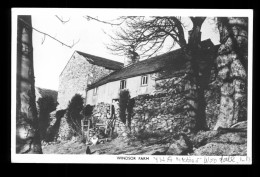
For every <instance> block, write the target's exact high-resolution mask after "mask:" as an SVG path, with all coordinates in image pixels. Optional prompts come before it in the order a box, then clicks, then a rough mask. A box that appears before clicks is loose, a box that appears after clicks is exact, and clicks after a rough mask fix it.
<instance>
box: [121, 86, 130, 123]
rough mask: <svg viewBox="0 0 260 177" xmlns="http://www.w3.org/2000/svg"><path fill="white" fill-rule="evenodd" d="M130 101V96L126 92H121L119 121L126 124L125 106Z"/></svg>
mask: <svg viewBox="0 0 260 177" xmlns="http://www.w3.org/2000/svg"><path fill="white" fill-rule="evenodd" d="M129 99H130V94H129V91H128V90H122V91H120V93H119V117H120V119H121V121H122V122H123V123H124V124H126V109H127V104H128V101H129Z"/></svg>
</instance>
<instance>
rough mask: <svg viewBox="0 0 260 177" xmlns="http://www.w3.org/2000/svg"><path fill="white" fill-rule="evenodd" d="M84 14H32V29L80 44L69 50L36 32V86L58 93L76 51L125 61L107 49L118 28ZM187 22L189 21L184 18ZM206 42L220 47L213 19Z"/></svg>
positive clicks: (105, 16)
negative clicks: (86, 16)
mask: <svg viewBox="0 0 260 177" xmlns="http://www.w3.org/2000/svg"><path fill="white" fill-rule="evenodd" d="M95 12H96V13H95V14H88V13H87V10H86V13H85V15H90V16H93V17H98V19H100V20H106V21H109V20H112V19H115V18H116V17H118V15H119V14H111V13H103V12H101V11H95ZM55 15H58V16H59V18H62V19H63V20H64V21H67V20H69V21H68V22H67V23H65V24H63V23H62V22H61V21H59V19H58V18H57V17H56V16H55ZM83 16H84V13H82V12H81V13H80V14H77V13H71V14H70V13H62V12H60V11H59V12H57V13H53V12H52V13H47V14H46V13H40V12H39V13H36V14H33V15H32V26H33V27H34V28H36V29H37V30H40V31H42V32H45V33H47V34H49V35H51V36H53V37H55V38H57V39H58V40H60V41H62V42H64V43H65V44H68V45H71V44H72V43H73V40H74V42H77V41H78V40H79V42H78V43H77V44H76V45H75V46H74V47H73V48H68V47H65V46H62V45H61V44H60V43H58V42H57V41H55V40H53V39H51V38H49V37H47V36H46V37H45V38H44V35H43V34H41V33H38V32H36V31H33V55H34V72H35V85H36V87H41V88H46V89H52V90H58V85H59V75H60V73H61V72H62V70H63V69H64V67H65V66H66V64H67V62H68V61H69V59H70V57H71V56H72V54H73V52H74V51H75V50H78V51H81V52H85V53H88V54H92V55H96V56H100V57H104V58H107V59H111V60H115V61H119V62H122V63H123V62H124V57H123V56H117V55H112V54H111V51H109V50H108V49H107V48H106V45H107V44H108V43H109V42H110V38H109V36H107V35H106V34H105V33H104V32H103V31H106V33H108V34H113V31H115V30H116V28H118V27H117V26H115V27H112V26H111V25H107V24H104V23H100V22H96V21H92V20H91V21H88V20H86V19H85V18H83ZM184 19H185V18H184ZM184 23H185V26H186V30H185V37H186V38H187V37H188V35H187V32H188V30H190V29H191V28H192V24H191V21H189V19H188V18H186V20H184ZM201 31H202V40H204V39H208V38H210V39H211V40H212V42H213V43H214V44H215V45H216V44H219V35H218V33H217V30H216V28H215V24H214V23H213V22H212V18H207V19H206V21H205V22H204V23H203V26H202V29H201Z"/></svg>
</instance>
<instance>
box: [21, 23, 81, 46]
mask: <svg viewBox="0 0 260 177" xmlns="http://www.w3.org/2000/svg"><path fill="white" fill-rule="evenodd" d="M18 19H19V20H20V21H22V22H23V23H25V24H26V25H27V26H28V27H29V28H31V29H33V30H35V31H37V32H38V33H41V34H43V35H44V36H48V37H50V38H52V39H54V40H55V41H57V42H59V43H61V44H62V45H64V46H66V47H69V48H72V47H74V45H75V44H77V43H78V42H79V40H78V41H77V42H76V43H74V41H73V44H72V45H67V44H65V43H64V42H61V41H60V40H58V39H56V38H55V37H52V36H51V35H49V34H47V33H45V32H42V31H40V30H38V29H36V28H34V27H32V26H31V25H29V24H28V23H27V22H25V21H24V20H23V19H21V18H18ZM44 40H45V39H44ZM43 42H44V41H42V43H43Z"/></svg>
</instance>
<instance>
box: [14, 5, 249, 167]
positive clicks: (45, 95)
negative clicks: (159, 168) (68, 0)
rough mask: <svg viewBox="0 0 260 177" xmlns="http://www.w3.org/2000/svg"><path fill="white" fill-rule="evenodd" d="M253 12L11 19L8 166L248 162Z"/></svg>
mask: <svg viewBox="0 0 260 177" xmlns="http://www.w3.org/2000/svg"><path fill="white" fill-rule="evenodd" d="M252 33H253V10H250V9H248V10H235V9H232V10H228V9H225V10H224V9H221V10H220V9H209V10H206V9H203V10H202V9H131V8H126V9H123V8H122V9H120V8H119V9H116V8H115V9H113V8H111V9H110V8H107V9H101V8H100V9H99V8H95V9H93V8H78V9H77V8H71V9H69V8H67V9H66V8H52V9H50V8H49V9H48V8H13V9H12V46H11V47H12V88H11V89H12V110H11V111H12V112H11V113H12V124H11V134H12V136H11V161H12V163H105V164H106V163H113V164H121V163H128V164H238V165H239V164H252V65H253V64H252V63H253V55H252V48H253V46H252V45H253V34H252Z"/></svg>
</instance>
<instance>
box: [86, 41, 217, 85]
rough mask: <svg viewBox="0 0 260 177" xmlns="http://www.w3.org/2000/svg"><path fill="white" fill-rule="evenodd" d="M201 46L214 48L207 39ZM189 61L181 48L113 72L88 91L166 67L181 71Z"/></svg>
mask: <svg viewBox="0 0 260 177" xmlns="http://www.w3.org/2000/svg"><path fill="white" fill-rule="evenodd" d="M201 46H202V48H204V49H208V47H212V46H214V44H213V43H212V42H211V40H210V39H207V40H204V41H202V42H201ZM187 60H188V55H187V54H186V53H185V52H184V50H183V48H180V49H177V50H174V51H171V52H168V53H165V54H162V55H158V56H155V57H152V58H149V59H146V60H142V61H139V62H137V63H135V64H132V65H129V66H127V67H125V68H122V69H121V70H118V71H115V72H112V73H111V74H109V75H108V76H105V77H103V78H101V79H100V80H98V81H97V82H95V83H93V84H91V85H89V86H88V90H91V89H93V88H95V87H98V86H101V85H104V84H106V83H108V82H112V81H117V80H122V79H126V78H130V77H135V76H140V75H144V74H151V73H155V72H158V71H160V70H162V69H164V68H165V67H171V69H172V70H180V69H182V68H183V66H185V63H186V62H187Z"/></svg>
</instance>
